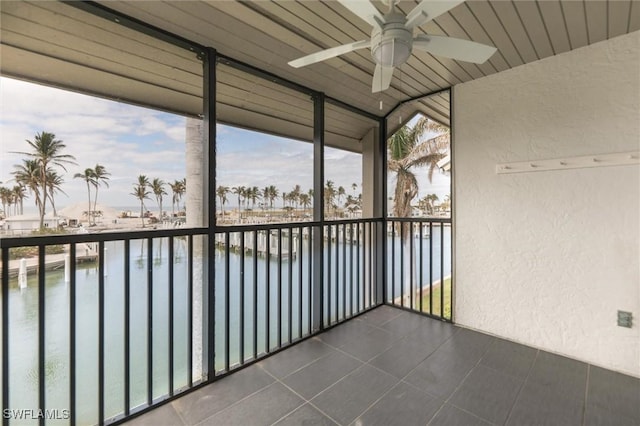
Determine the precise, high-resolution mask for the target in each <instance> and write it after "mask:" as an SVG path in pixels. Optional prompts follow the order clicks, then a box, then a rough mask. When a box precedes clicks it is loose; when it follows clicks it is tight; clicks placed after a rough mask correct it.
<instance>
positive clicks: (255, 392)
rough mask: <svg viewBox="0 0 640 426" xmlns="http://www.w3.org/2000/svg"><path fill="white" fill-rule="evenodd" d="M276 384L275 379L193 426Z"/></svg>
mask: <svg viewBox="0 0 640 426" xmlns="http://www.w3.org/2000/svg"><path fill="white" fill-rule="evenodd" d="M272 377H273V376H272ZM277 382H278V380H277V379H276V380H275V381H273V382H271V383H269V384H268V385H266V386H263V387H261V388H260V389H258V390H256V391H254V392H251V393H250V394H248V395H245V396H244V397H242V398H240V399H238V400H237V401H235V402H234V403H233V404H230V405H228V406H226V407H224V408H223V409H222V410H219V411H216V412H215V413H213V414H212V415H210V416H207V417H205V418H204V419H202V420H200V421H199V422H198V423H194V426H196V425H200V424H202V423H203V422H204V421H205V420H208V419H210V418H211V417H213V416H217V415H218V414H220V413H223V412H224V411H227V410H229V409H230V408H231V407H235V406H236V405H238V404H239V403H241V402H242V401H244V400H247V399H249V398H251V397H252V396H254V395H255V394H257V393H259V392H262V391H263V390H265V389H267V388H268V387H270V386H273V385H274V384H276V383H277ZM212 384H213V383H212Z"/></svg>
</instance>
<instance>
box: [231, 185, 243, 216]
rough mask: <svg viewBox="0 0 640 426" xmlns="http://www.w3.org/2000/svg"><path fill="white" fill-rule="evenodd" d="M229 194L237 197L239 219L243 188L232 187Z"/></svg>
mask: <svg viewBox="0 0 640 426" xmlns="http://www.w3.org/2000/svg"><path fill="white" fill-rule="evenodd" d="M231 192H232V193H233V194H235V195H236V196H237V197H238V218H240V208H241V207H242V197H243V195H244V186H234V187H233V188H231Z"/></svg>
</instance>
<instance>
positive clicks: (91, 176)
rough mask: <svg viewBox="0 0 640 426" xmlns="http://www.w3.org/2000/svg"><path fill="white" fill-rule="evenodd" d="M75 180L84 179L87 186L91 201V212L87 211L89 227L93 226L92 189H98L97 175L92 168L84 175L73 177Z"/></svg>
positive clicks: (79, 174) (85, 171) (78, 174)
mask: <svg viewBox="0 0 640 426" xmlns="http://www.w3.org/2000/svg"><path fill="white" fill-rule="evenodd" d="M73 178H74V179H82V180H84V181H85V183H86V184H87V198H88V199H89V210H87V219H88V220H89V225H91V217H92V216H91V187H92V186H93V187H94V188H96V187H97V182H96V178H95V173H94V170H93V169H92V168H90V167H89V168H86V169H84V173H76V174H75V175H73Z"/></svg>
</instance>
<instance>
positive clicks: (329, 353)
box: [258, 342, 338, 379]
mask: <svg viewBox="0 0 640 426" xmlns="http://www.w3.org/2000/svg"><path fill="white" fill-rule="evenodd" d="M321 343H322V344H323V345H326V346H328V347H329V348H330V349H332V350H336V351H337V350H338V348H336V347H334V346H332V345H330V344H328V343H325V342H321ZM329 355H331V352H328V353H326V354H324V355H322V356H321V357H319V358H315V359H313V360H311V361H309V362H308V363H306V364H304V365H303V366H301V367H299V368H297V369H295V370H294V371H291V372H288V373H287V374H286V375H285V376H282V378H283V379H285V378H287V377H289V376H291V375H292V374H295V373H297V372H298V371H300V370H302V369H304V368H307V367H308V366H310V365H311V364H314V363H315V362H317V361H320V360H321V359H323V358H325V357H327V356H329ZM276 356H277V354H276ZM265 361H266V360H265ZM259 364H260V363H258V366H259V367H260V368H262V370H264V371H265V372H267V373H269V375H270V376H272V377H273V378H275V379H278V378H277V377H276V376H275V375H274V374H272V373H270V372H269V371H267V369H266V368H264V367H263V366H262V365H259Z"/></svg>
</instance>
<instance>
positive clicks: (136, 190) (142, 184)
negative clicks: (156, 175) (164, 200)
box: [131, 175, 150, 228]
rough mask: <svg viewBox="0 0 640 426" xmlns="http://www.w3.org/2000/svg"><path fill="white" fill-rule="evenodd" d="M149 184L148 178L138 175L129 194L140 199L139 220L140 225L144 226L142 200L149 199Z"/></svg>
mask: <svg viewBox="0 0 640 426" xmlns="http://www.w3.org/2000/svg"><path fill="white" fill-rule="evenodd" d="M148 185H149V179H148V178H147V177H146V176H145V175H140V176H138V182H137V183H135V184H134V187H133V192H132V193H131V195H133V196H134V197H136V198H137V199H138V200H140V220H141V221H142V227H143V228H144V211H145V208H144V200H148V199H149V194H150V192H149V191H147V186H148Z"/></svg>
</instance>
